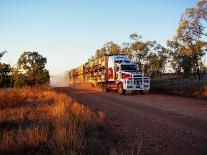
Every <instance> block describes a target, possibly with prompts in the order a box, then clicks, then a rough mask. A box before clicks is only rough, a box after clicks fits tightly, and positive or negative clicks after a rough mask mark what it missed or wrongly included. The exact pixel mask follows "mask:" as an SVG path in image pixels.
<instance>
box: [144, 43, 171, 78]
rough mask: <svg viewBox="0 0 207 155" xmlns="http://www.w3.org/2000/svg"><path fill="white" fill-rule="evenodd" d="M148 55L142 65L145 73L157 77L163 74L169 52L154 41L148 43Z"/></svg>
mask: <svg viewBox="0 0 207 155" xmlns="http://www.w3.org/2000/svg"><path fill="white" fill-rule="evenodd" d="M147 43H148V47H149V49H150V50H149V52H148V53H149V54H148V55H147V58H146V63H145V65H144V70H145V73H147V74H148V75H151V76H153V75H159V76H161V74H162V73H164V72H165V67H166V64H167V61H168V58H169V51H168V50H167V49H166V48H165V47H163V46H162V45H161V44H159V43H157V42H156V41H153V42H152V41H148V42H147Z"/></svg>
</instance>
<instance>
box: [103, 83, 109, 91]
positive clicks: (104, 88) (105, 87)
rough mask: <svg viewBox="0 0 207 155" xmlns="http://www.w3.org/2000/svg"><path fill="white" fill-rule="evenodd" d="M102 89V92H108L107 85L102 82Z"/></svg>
mask: <svg viewBox="0 0 207 155" xmlns="http://www.w3.org/2000/svg"><path fill="white" fill-rule="evenodd" d="M102 91H103V92H109V89H108V87H107V84H103V85H102Z"/></svg>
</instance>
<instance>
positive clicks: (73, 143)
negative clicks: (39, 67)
mask: <svg viewBox="0 0 207 155" xmlns="http://www.w3.org/2000/svg"><path fill="white" fill-rule="evenodd" d="M103 119H104V114H103V113H99V114H95V113H93V112H92V111H90V110H89V109H88V108H86V107H84V106H83V105H81V104H79V103H77V102H75V101H74V100H72V99H71V98H70V97H68V96H67V95H65V94H60V93H57V92H55V91H54V90H52V89H51V88H22V89H1V90H0V139H1V141H0V154H90V153H89V152H90V151H89V150H88V149H87V147H88V144H87V142H88V141H87V138H88V137H87V135H89V134H91V133H93V131H95V130H96V129H97V128H98V127H100V126H101V125H102V123H103Z"/></svg>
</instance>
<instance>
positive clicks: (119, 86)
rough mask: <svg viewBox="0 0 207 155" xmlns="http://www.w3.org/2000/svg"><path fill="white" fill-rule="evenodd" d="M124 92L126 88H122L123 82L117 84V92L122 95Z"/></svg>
mask: <svg viewBox="0 0 207 155" xmlns="http://www.w3.org/2000/svg"><path fill="white" fill-rule="evenodd" d="M125 92H126V90H124V88H123V84H119V85H118V93H119V94H120V95H124V94H125Z"/></svg>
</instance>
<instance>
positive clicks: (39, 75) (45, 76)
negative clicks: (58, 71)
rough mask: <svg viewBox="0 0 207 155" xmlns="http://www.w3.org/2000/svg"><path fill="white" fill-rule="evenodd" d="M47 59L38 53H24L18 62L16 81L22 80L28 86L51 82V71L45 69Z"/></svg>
mask: <svg viewBox="0 0 207 155" xmlns="http://www.w3.org/2000/svg"><path fill="white" fill-rule="evenodd" d="M46 63H47V59H46V58H45V57H43V56H42V55H40V54H39V53H38V52H24V53H23V54H22V55H21V56H20V58H19V59H18V62H17V68H16V70H15V73H16V74H15V77H14V80H15V79H16V80H19V79H21V82H22V79H23V81H24V83H26V85H29V86H35V85H36V84H45V83H48V82H49V80H50V75H49V71H48V70H46V69H45V64H46Z"/></svg>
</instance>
